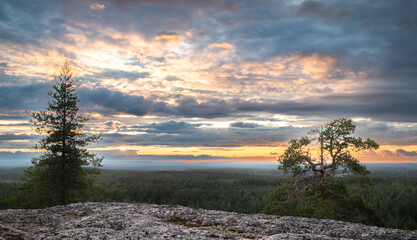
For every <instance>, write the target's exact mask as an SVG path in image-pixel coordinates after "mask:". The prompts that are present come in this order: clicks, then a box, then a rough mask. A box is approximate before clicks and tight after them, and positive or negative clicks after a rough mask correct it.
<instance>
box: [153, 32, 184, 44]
mask: <svg viewBox="0 0 417 240" xmlns="http://www.w3.org/2000/svg"><path fill="white" fill-rule="evenodd" d="M179 39H180V36H179V35H178V34H176V33H174V32H161V33H158V34H156V35H155V40H157V41H163V42H169V43H174V44H178V43H179Z"/></svg>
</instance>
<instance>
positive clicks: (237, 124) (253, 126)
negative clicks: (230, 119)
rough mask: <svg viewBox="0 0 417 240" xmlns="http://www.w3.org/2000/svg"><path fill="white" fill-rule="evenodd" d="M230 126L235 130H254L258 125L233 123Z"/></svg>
mask: <svg viewBox="0 0 417 240" xmlns="http://www.w3.org/2000/svg"><path fill="white" fill-rule="evenodd" d="M230 126H231V127H236V128H256V127H259V126H260V125H259V124H257V123H245V122H234V123H231V124H230Z"/></svg>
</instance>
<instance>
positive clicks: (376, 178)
mask: <svg viewBox="0 0 417 240" xmlns="http://www.w3.org/2000/svg"><path fill="white" fill-rule="evenodd" d="M23 170H24V169H23V168H14V169H6V168H2V169H0V208H1V209H7V208H14V207H16V206H14V204H13V202H10V201H8V200H7V199H9V198H10V197H11V196H13V195H14V192H15V190H14V187H16V186H18V185H19V184H20V182H19V179H20V177H21V176H22V175H23ZM407 175H408V174H407ZM411 175H412V176H407V177H405V176H401V175H396V176H393V175H388V174H386V173H379V174H378V173H374V174H372V175H371V179H372V180H373V182H374V185H373V186H371V187H369V188H367V189H361V188H359V187H357V186H356V185H355V180H354V178H351V177H349V176H347V177H343V179H344V180H345V181H346V182H347V183H348V187H349V190H350V191H351V192H352V193H353V194H358V195H361V196H362V197H363V198H364V199H365V201H366V202H367V203H369V204H371V205H372V206H374V207H375V209H376V210H377V213H378V214H379V215H380V216H381V217H382V218H383V219H384V221H385V224H386V227H390V228H400V229H407V230H415V229H417V211H416V209H417V176H416V175H415V174H411ZM341 179H342V178H341ZM98 180H99V182H100V183H101V185H102V190H101V191H99V192H97V193H96V194H95V196H94V198H93V199H92V200H93V201H106V202H107V201H109V202H110V201H116V202H133V203H154V204H174V205H183V206H189V207H192V208H205V209H217V210H224V211H231V212H239V213H260V212H262V209H263V208H264V206H265V205H266V204H267V202H268V198H269V195H270V194H271V192H272V191H273V190H274V189H275V188H276V187H277V186H279V185H280V184H282V183H283V182H285V181H286V180H287V178H286V177H285V176H282V175H279V174H277V171H261V170H231V169H230V170H190V171H133V170H109V169H104V170H102V174H101V175H99V177H98Z"/></svg>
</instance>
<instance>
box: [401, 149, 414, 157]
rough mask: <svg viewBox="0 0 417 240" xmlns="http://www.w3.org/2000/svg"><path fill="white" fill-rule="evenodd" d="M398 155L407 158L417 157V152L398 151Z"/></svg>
mask: <svg viewBox="0 0 417 240" xmlns="http://www.w3.org/2000/svg"><path fill="white" fill-rule="evenodd" d="M396 154H397V155H398V156H407V157H414V156H417V152H416V151H406V150H404V149H397V151H396Z"/></svg>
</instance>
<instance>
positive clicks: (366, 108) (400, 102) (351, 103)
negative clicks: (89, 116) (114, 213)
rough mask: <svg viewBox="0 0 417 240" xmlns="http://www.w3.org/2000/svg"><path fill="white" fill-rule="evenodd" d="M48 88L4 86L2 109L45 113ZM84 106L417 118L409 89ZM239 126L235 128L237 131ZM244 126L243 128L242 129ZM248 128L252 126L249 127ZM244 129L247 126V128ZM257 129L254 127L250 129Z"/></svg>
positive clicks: (88, 96) (107, 100) (96, 97)
mask: <svg viewBox="0 0 417 240" xmlns="http://www.w3.org/2000/svg"><path fill="white" fill-rule="evenodd" d="M49 89H50V85H49V84H32V85H26V86H19V87H17V86H0V108H3V109H14V110H17V109H21V110H25V109H29V110H41V109H44V108H45V107H46V105H47V101H48V98H49V96H48V95H47V92H48V91H49ZM77 93H78V94H79V97H80V99H81V102H80V104H81V106H84V107H91V108H94V107H98V108H99V109H96V110H97V111H101V112H102V113H104V114H118V113H126V114H132V115H136V116H143V115H146V114H148V113H154V114H159V115H164V116H169V115H171V116H183V117H199V118H218V117H229V116H236V115H239V114H244V113H260V112H268V113H279V114H290V115H291V114H292V115H301V116H306V117H307V116H310V117H311V116H327V117H329V118H335V117H368V118H372V119H374V120H381V121H397V122H413V121H415V119H416V118H417V105H416V104H414V103H415V102H417V95H416V94H415V92H414V90H413V89H412V88H410V89H395V88H392V89H372V90H369V91H363V92H358V93H350V94H334V93H329V94H327V95H324V96H321V97H306V98H305V99H300V100H298V101H279V102H277V101H276V102H271V101H242V100H239V99H235V100H230V101H225V100H219V99H208V100H206V101H203V102H198V101H197V99H195V98H191V97H180V98H178V100H177V102H176V104H167V103H165V102H162V101H155V100H153V99H151V98H148V99H147V98H144V97H143V96H136V95H128V94H124V93H122V92H119V91H112V90H109V89H106V88H86V87H82V88H79V89H78V90H77ZM238 125H239V124H237V125H235V126H233V127H238ZM242 126H243V125H241V126H240V127H242ZM247 126H249V125H247ZM247 126H246V127H247ZM252 127H253V126H252Z"/></svg>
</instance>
